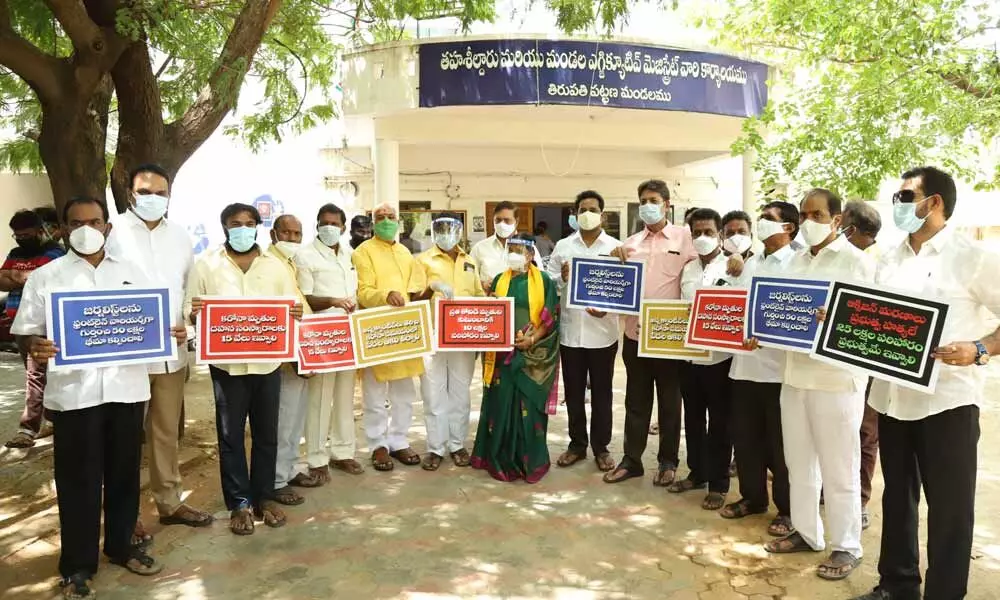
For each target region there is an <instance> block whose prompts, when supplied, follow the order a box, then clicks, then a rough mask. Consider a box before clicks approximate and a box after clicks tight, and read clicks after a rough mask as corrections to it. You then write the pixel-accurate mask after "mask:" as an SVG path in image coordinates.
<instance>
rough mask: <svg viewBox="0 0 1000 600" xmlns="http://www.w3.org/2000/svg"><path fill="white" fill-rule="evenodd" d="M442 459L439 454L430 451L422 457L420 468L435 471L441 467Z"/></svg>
mask: <svg viewBox="0 0 1000 600" xmlns="http://www.w3.org/2000/svg"><path fill="white" fill-rule="evenodd" d="M442 460H443V459H442V458H441V457H440V456H438V455H437V454H434V453H433V452H431V453H429V454H428V455H427V456H425V457H424V462H423V464H422V465H420V468H422V469H423V470H425V471H437V470H438V469H439V468H440V467H441V461H442Z"/></svg>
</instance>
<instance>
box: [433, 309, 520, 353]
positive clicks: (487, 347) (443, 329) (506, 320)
mask: <svg viewBox="0 0 1000 600" xmlns="http://www.w3.org/2000/svg"><path fill="white" fill-rule="evenodd" d="M435 314H436V315H437V319H436V320H435V327H436V330H435V335H434V349H435V350H436V351H438V352H449V351H453V352H457V351H477V352H480V351H481V352H509V351H510V350H512V349H513V348H514V299H513V298H454V299H451V300H446V299H444V298H438V299H437V300H436V309H435Z"/></svg>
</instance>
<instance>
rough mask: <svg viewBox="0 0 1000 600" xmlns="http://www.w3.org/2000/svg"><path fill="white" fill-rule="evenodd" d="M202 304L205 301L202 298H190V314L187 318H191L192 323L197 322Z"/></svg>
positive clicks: (203, 304)
mask: <svg viewBox="0 0 1000 600" xmlns="http://www.w3.org/2000/svg"><path fill="white" fill-rule="evenodd" d="M204 306H205V301H204V300H202V299H201V298H192V299H191V314H190V315H189V317H188V318H190V319H191V322H192V323H197V322H198V315H200V314H201V309H202V308H204Z"/></svg>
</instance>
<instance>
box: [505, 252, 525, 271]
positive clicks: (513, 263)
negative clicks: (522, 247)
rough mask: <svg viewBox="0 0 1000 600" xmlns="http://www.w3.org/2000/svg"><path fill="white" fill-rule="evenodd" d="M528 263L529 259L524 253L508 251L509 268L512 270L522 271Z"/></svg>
mask: <svg viewBox="0 0 1000 600" xmlns="http://www.w3.org/2000/svg"><path fill="white" fill-rule="evenodd" d="M527 265H528V259H527V258H526V257H525V256H524V255H523V254H515V253H514V252H508V253H507V268H509V269H510V270H511V271H514V272H515V273H516V272H520V271H523V270H524V269H525V267H526V266H527Z"/></svg>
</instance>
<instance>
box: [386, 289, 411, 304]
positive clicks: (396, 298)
mask: <svg viewBox="0 0 1000 600" xmlns="http://www.w3.org/2000/svg"><path fill="white" fill-rule="evenodd" d="M385 301H386V304H388V305H389V306H396V307H399V306H405V305H406V300H404V299H403V295H402V294H400V293H399V292H389V295H388V296H387V297H386V299H385Z"/></svg>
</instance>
